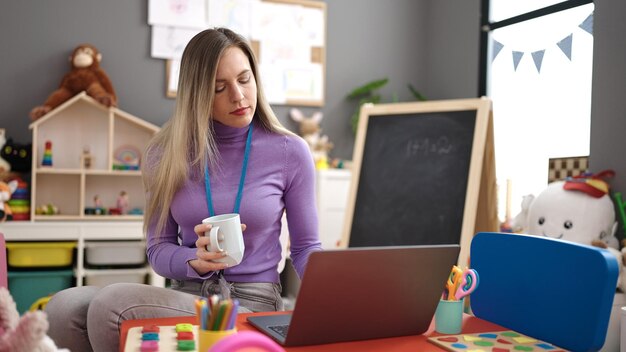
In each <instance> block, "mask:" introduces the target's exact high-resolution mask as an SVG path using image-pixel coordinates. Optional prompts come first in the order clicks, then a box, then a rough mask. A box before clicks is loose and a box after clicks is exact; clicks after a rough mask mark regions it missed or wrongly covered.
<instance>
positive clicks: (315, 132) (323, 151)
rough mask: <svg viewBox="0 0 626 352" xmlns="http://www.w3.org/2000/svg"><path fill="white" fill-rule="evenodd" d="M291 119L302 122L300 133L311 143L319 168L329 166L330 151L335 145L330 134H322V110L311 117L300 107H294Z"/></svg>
mask: <svg viewBox="0 0 626 352" xmlns="http://www.w3.org/2000/svg"><path fill="white" fill-rule="evenodd" d="M289 115H290V116H291V119H292V120H294V121H296V122H298V123H299V124H300V135H301V136H302V138H304V140H305V141H306V142H307V144H308V145H309V149H311V154H312V155H313V160H315V164H316V166H317V167H318V169H319V168H328V152H329V151H330V150H331V149H333V147H334V145H333V143H331V142H330V141H329V140H328V136H326V135H323V136H322V135H321V131H322V130H321V128H320V122H321V121H322V118H323V115H322V113H321V112H320V111H318V112H316V113H314V114H313V116H311V117H306V116H304V114H303V113H302V111H300V110H299V109H296V108H293V109H291V110H290V111H289Z"/></svg>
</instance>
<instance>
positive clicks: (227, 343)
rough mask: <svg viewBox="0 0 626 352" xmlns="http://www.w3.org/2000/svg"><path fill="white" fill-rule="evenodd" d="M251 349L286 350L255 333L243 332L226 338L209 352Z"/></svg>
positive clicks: (274, 351) (272, 351)
mask: <svg viewBox="0 0 626 352" xmlns="http://www.w3.org/2000/svg"><path fill="white" fill-rule="evenodd" d="M251 347H254V348H259V349H262V350H263V351H267V352H285V349H284V348H282V347H281V346H280V345H279V344H277V343H276V342H274V341H272V340H271V339H270V338H269V337H267V336H265V335H263V334H261V333H259V332H255V331H242V332H239V333H236V334H233V335H229V336H227V337H224V338H223V339H221V340H219V341H218V342H216V343H215V344H214V345H213V347H211V348H210V349H209V351H208V352H230V351H237V350H239V349H242V348H251ZM202 352H204V351H202Z"/></svg>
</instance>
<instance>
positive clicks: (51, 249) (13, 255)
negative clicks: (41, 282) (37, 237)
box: [6, 242, 76, 268]
mask: <svg viewBox="0 0 626 352" xmlns="http://www.w3.org/2000/svg"><path fill="white" fill-rule="evenodd" d="M6 247H7V263H8V264H9V266H10V267H15V268H32V267H61V266H70V265H72V259H73V254H74V248H76V242H7V244H6Z"/></svg>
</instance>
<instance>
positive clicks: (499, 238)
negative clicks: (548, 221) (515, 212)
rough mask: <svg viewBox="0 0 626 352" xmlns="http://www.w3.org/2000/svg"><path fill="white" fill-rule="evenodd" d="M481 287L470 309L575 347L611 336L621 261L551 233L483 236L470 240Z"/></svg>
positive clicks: (592, 346)
mask: <svg viewBox="0 0 626 352" xmlns="http://www.w3.org/2000/svg"><path fill="white" fill-rule="evenodd" d="M470 261H471V266H472V268H474V269H476V270H477V271H478V273H479V275H480V286H479V287H478V288H477V289H476V291H475V292H474V293H472V295H471V299H470V303H471V308H472V311H473V313H474V314H475V315H476V316H477V317H479V318H482V319H485V320H487V321H490V322H493V323H496V324H498V325H502V326H504V327H506V328H508V329H511V330H515V331H517V332H519V333H522V334H525V335H528V336H531V337H533V338H536V339H539V340H544V341H546V342H549V343H552V344H554V345H556V346H559V347H561V348H565V349H568V350H572V351H597V350H599V349H600V348H602V345H603V344H604V340H605V337H606V332H607V327H608V323H609V318H610V315H611V308H612V304H613V297H614V295H615V286H616V283H617V276H618V265H617V261H616V260H615V257H614V256H613V255H611V254H610V253H609V252H608V251H606V250H602V249H599V248H596V247H592V246H586V245H581V244H578V243H573V242H567V241H562V240H556V239H552V238H546V237H538V236H529V235H518V234H504V233H479V234H477V235H476V236H475V237H474V238H473V240H472V244H471V250H470Z"/></svg>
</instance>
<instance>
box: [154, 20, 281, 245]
mask: <svg viewBox="0 0 626 352" xmlns="http://www.w3.org/2000/svg"><path fill="white" fill-rule="evenodd" d="M230 47H237V48H240V49H241V50H242V51H243V52H244V54H246V56H247V57H248V60H249V61H250V67H251V68H252V73H253V74H254V77H255V79H256V83H257V106H256V113H255V117H254V119H257V120H258V121H260V122H261V124H262V126H263V127H264V128H265V129H266V130H268V131H271V132H276V133H280V134H286V135H293V133H292V132H291V131H289V130H287V129H286V128H285V127H283V126H282V125H281V123H280V121H279V120H278V118H277V117H276V115H275V114H274V112H273V111H272V109H271V107H270V105H269V103H268V102H267V100H266V98H265V94H264V93H263V86H262V84H261V78H260V75H259V71H258V65H257V62H256V58H255V55H254V53H253V51H252V48H251V47H250V45H249V44H248V42H247V41H246V40H245V39H244V38H243V37H241V36H240V35H238V34H236V33H235V32H233V31H231V30H229V29H227V28H214V29H207V30H204V31H202V32H200V33H198V34H197V35H196V36H194V37H193V38H192V39H191V41H189V43H188V44H187V46H186V47H185V50H184V51H183V56H182V59H181V64H180V77H179V81H178V92H177V95H176V108H175V110H174V115H173V116H172V118H171V119H170V120H169V121H168V122H166V123H165V124H164V125H163V128H162V129H161V130H160V131H159V132H158V133H157V134H156V135H155V136H154V138H153V139H152V140H151V141H150V143H149V144H148V147H147V149H146V153H144V157H143V159H144V160H143V163H142V165H143V168H142V170H143V171H142V176H143V177H142V178H143V184H144V189H145V192H146V211H145V215H144V216H145V218H144V232H146V233H147V229H148V226H149V225H151V224H156V231H157V233H161V232H162V230H163V228H164V227H165V222H166V220H167V216H168V213H169V208H170V204H171V203H172V199H173V197H174V194H175V193H176V191H178V189H179V188H180V187H181V186H182V184H183V183H184V182H185V179H187V178H188V177H189V176H190V172H191V171H192V170H204V169H205V167H209V168H211V169H213V168H215V167H217V165H218V162H219V152H218V150H217V146H216V142H215V136H214V129H213V117H212V116H211V115H212V107H213V99H214V96H215V77H216V72H217V65H218V63H219V59H220V57H221V56H222V54H223V53H224V51H225V50H226V49H227V48H230Z"/></svg>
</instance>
